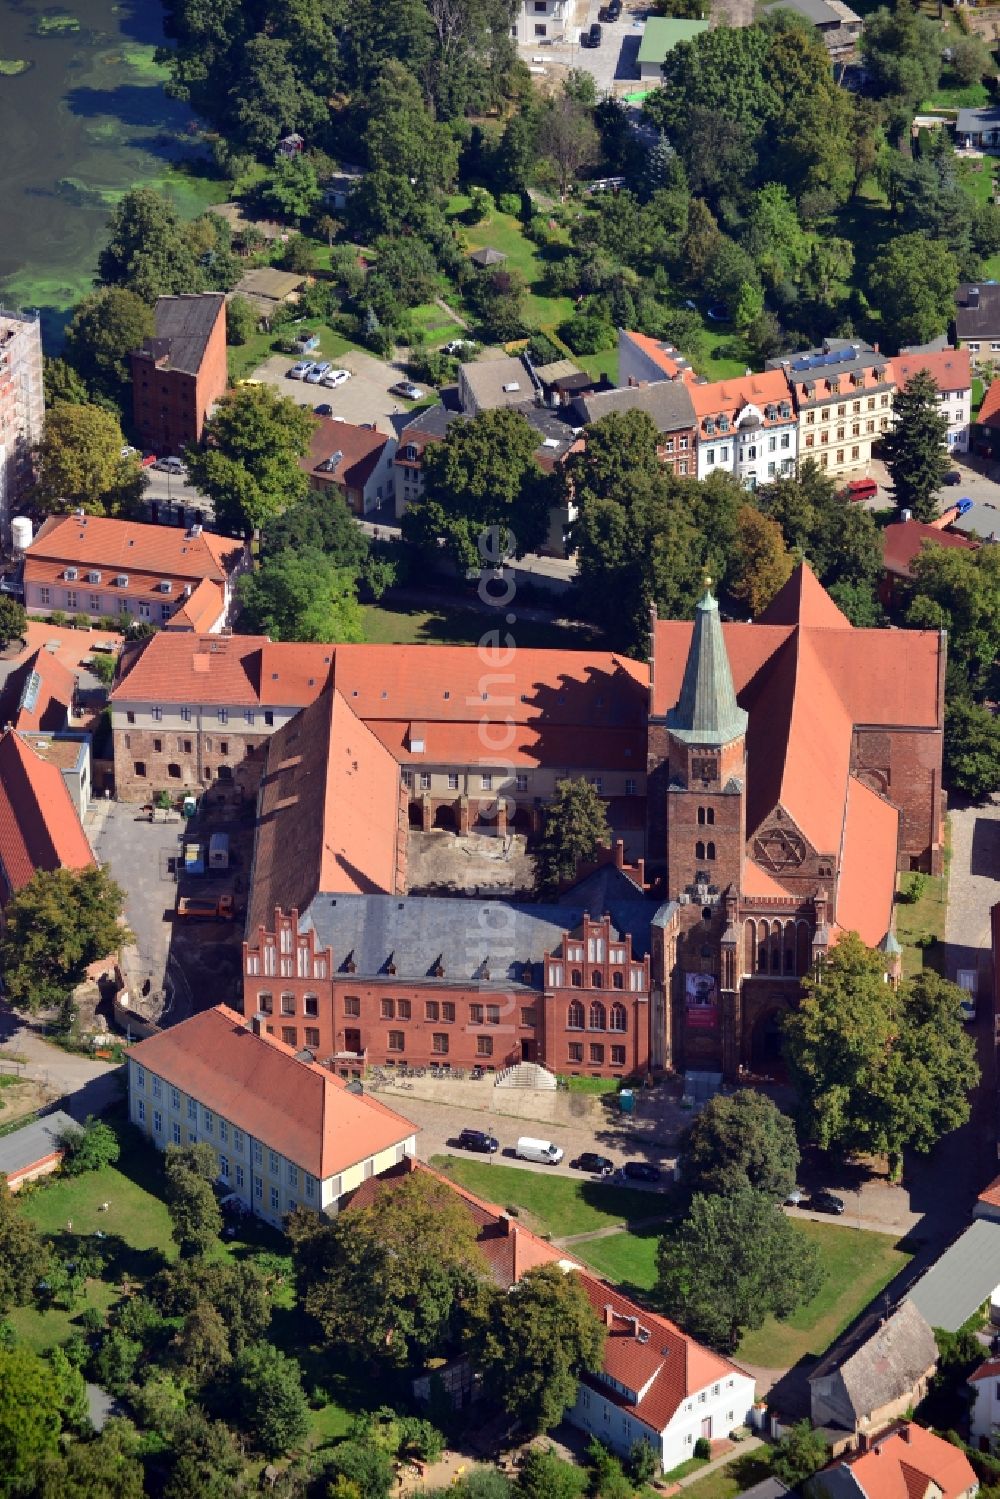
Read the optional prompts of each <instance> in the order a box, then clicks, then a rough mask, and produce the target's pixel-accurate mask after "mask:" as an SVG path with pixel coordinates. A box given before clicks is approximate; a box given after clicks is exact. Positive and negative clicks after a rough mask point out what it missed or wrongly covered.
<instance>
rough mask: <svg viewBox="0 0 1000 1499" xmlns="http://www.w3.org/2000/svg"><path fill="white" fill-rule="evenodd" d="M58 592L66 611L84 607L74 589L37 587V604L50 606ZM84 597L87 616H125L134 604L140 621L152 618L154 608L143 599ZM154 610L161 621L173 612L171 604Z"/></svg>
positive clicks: (159, 605)
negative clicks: (157, 610)
mask: <svg viewBox="0 0 1000 1499" xmlns="http://www.w3.org/2000/svg"><path fill="white" fill-rule="evenodd" d="M58 592H61V593H62V595H63V597H62V603H63V604H64V605H65V607H66V608H67V609H80V608H81V607H84V606H82V605H81V603H80V593H79V591H78V590H77V589H75V588H63V589H61V590H59V589H52V588H49V587H48V586H40V587H39V589H38V602H39V604H45V605H46V606H51V605H52V604H53V603H54V602H55V600H54V599H53V596H52V595H53V593H58ZM84 597H85V598H86V599H87V604H86V606H85V607H86V610H87V613H88V614H108V615H111V614H121V613H122V612H123V611H124V612H125V613H126V614H127V613H128V611H129V609H130V607H131V606H132V605H133V604H134V605H135V610H136V613H137V614H138V616H139V618H140V619H152V618H153V608H154V606H153V605H152V604H148V603H147V602H146V600H145V599H139V600H138V602H136V601H135V600H134V599H129V598H127V597H125V598H119V599H106V600H105V599H102V598H101V595H100V594H99V593H89V594H85V595H84ZM156 608H158V609H159V611H160V618H161V619H169V618H170V616H171V614H172V613H173V612H174V604H172V603H171V604H158V605H156Z"/></svg>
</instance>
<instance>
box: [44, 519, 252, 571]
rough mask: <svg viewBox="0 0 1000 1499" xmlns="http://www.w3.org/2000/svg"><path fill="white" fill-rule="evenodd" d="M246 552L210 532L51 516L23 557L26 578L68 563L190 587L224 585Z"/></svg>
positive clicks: (223, 537) (237, 545) (107, 520)
mask: <svg viewBox="0 0 1000 1499" xmlns="http://www.w3.org/2000/svg"><path fill="white" fill-rule="evenodd" d="M243 554H244V545H243V542H241V541H234V540H233V539H232V538H231V537H227V536H215V535H213V534H212V533H211V532H209V531H201V532H200V533H199V534H198V535H197V536H191V535H189V534H188V532H187V531H185V530H182V529H181V528H180V527H176V526H148V525H141V524H140V523H139V522H138V521H131V520H112V519H110V518H108V517H106V516H96V515H88V516H84V517H83V518H82V519H81V518H79V517H78V516H76V515H50V516H49V518H48V520H47V521H45V523H44V525H43V526H42V527H41V529H40V530H39V532H38V535H37V536H36V537H35V539H34V541H33V542H32V543H31V546H30V547H29V548H28V550H27V552H26V553H25V577H26V578H27V577H28V576H29V570H32V575H34V573H33V570H34V569H35V568H36V566H40V565H45V566H47V567H51V566H52V565H53V564H56V565H58V566H61V565H62V564H65V563H70V564H72V565H73V566H75V567H78V568H80V569H83V568H88V567H93V568H99V569H101V570H102V571H107V572H110V573H117V572H123V573H128V574H129V575H130V576H131V574H133V573H136V574H139V573H150V574H153V575H155V576H156V577H157V578H182V579H187V580H188V581H190V582H192V583H193V582H196V581H197V579H199V578H213V579H214V580H215V581H216V582H217V583H222V582H225V579H226V575H227V573H228V572H229V571H231V569H232V568H234V567H235V566H236V564H237V563H238V562H239V561H240V559H241V558H242V556H243ZM38 576H39V577H41V572H39V574H38ZM46 576H47V574H46ZM44 580H45V579H44V577H43V578H42V581H43V582H44ZM106 581H107V580H106V579H105V582H106Z"/></svg>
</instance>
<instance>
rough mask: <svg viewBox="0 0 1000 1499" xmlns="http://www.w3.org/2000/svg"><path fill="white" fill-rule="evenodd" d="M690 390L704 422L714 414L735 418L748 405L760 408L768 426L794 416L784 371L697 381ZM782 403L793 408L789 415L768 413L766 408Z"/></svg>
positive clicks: (691, 384)
mask: <svg viewBox="0 0 1000 1499" xmlns="http://www.w3.org/2000/svg"><path fill="white" fill-rule="evenodd" d="M688 389H689V390H690V392H691V400H692V402H693V404H694V409H695V411H696V413H697V415H698V420H699V422H702V423H703V422H704V421H705V419H706V417H712V416H722V415H725V416H728V417H729V418H730V419H733V418H735V417H737V416H738V415H739V413H740V412H741V411H742V410H743V408H744V407H745V406H756V407H759V409H760V413H761V421H762V424H763V425H764V426H765V427H767V426H770V425H772V424H773V421H785V422H788V421H791V420H792V419H793V417H792V412H791V399H790V397H789V394H788V382H787V380H786V379H785V375H784V371H783V370H765V371H764V373H763V374H761V375H742V376H740V377H739V378H737V379H728V380H711V381H708V382H706V383H704V384H703V383H701V382H699V381H697V380H693V381H691V382H690V384H689V386H688ZM782 402H785V403H786V404H787V405H788V407H789V412H788V415H787V416H784V417H775V418H769V417H768V416H766V414H765V410H764V408H765V407H767V406H778V407H779V408H780V405H781V403H782Z"/></svg>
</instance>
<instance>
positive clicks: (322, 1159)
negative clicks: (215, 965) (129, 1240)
mask: <svg viewBox="0 0 1000 1499" xmlns="http://www.w3.org/2000/svg"><path fill="white" fill-rule="evenodd" d="M129 1055H130V1057H132V1058H134V1060H135V1061H136V1062H138V1063H139V1064H140V1065H141V1066H143V1067H146V1068H148V1069H149V1071H150V1072H154V1073H156V1074H157V1076H158V1077H161V1078H163V1079H164V1080H165V1081H166V1082H168V1083H170V1084H172V1085H173V1086H174V1087H177V1088H181V1089H183V1091H184V1092H185V1093H188V1094H190V1095H191V1097H192V1098H196V1099H197V1100H198V1102H199V1103H201V1104H203V1105H204V1107H205V1108H207V1109H210V1110H211V1111H212V1112H213V1113H215V1114H218V1115H219V1117H220V1118H222V1119H225V1120H227V1121H228V1122H229V1123H230V1124H232V1125H234V1126H235V1127H236V1128H237V1129H242V1130H244V1131H245V1132H246V1133H247V1134H249V1135H253V1136H254V1138H255V1139H258V1140H261V1141H262V1142H263V1143H264V1144H265V1145H267V1146H268V1147H269V1148H270V1149H271V1150H276V1151H278V1153H279V1154H280V1155H282V1156H284V1157H285V1159H286V1160H289V1161H292V1162H294V1163H295V1165H297V1166H300V1167H301V1168H302V1170H304V1171H308V1172H309V1173H310V1175H312V1176H315V1177H317V1178H318V1179H319V1180H321V1181H322V1180H324V1179H325V1178H327V1177H329V1176H335V1175H336V1174H337V1173H338V1172H341V1171H345V1170H346V1169H347V1168H348V1167H350V1166H356V1165H357V1164H358V1163H359V1162H361V1161H364V1160H366V1159H367V1158H368V1157H369V1156H372V1155H376V1154H377V1153H378V1152H380V1151H383V1150H387V1149H389V1148H390V1147H391V1146H393V1145H399V1144H402V1143H403V1142H404V1141H405V1140H407V1139H408V1138H409V1137H410V1136H411V1135H413V1134H415V1133H416V1130H415V1126H414V1125H412V1124H411V1123H410V1122H409V1121H408V1120H406V1119H404V1118H402V1116H401V1115H399V1114H394V1113H393V1112H392V1110H391V1109H388V1108H386V1107H385V1105H384V1104H381V1103H380V1102H378V1100H376V1099H372V1098H367V1097H364V1096H361V1095H357V1094H354V1093H350V1092H348V1091H347V1088H346V1086H345V1084H344V1083H343V1082H341V1080H340V1079H339V1078H338V1077H335V1076H334V1075H333V1073H331V1072H328V1071H327V1070H326V1069H325V1068H323V1067H320V1066H318V1065H317V1064H316V1063H311V1062H304V1061H300V1060H299V1058H298V1057H297V1056H296V1055H295V1052H294V1051H293V1050H292V1048H291V1047H290V1046H286V1045H285V1044H284V1042H282V1041H278V1040H276V1039H275V1038H274V1037H273V1036H267V1035H260V1036H258V1035H255V1034H254V1032H253V1031H252V1030H250V1029H249V1028H248V1027H247V1025H246V1024H245V1022H244V1020H243V1017H242V1016H241V1015H237V1014H236V1012H235V1011H234V1010H230V1009H229V1008H228V1007H227V1006H226V1005H216V1007H215V1008H214V1009H211V1010H205V1011H203V1012H202V1013H201V1014H200V1015H193V1016H192V1017H191V1018H190V1020H184V1021H181V1023H180V1024H179V1025H175V1026H173V1027H171V1029H170V1030H166V1031H161V1032H160V1033H159V1035H156V1036H150V1037H149V1039H148V1040H146V1041H140V1042H139V1044H138V1045H137V1046H133V1047H132V1048H131V1051H130V1052H129Z"/></svg>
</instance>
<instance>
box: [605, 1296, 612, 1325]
mask: <svg viewBox="0 0 1000 1499" xmlns="http://www.w3.org/2000/svg"><path fill="white" fill-rule="evenodd" d="M614 1321H615V1309H614V1307H613V1306H612V1305H611V1302H610V1301H606V1302H605V1303H604V1325H605V1327H613V1326H614Z"/></svg>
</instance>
